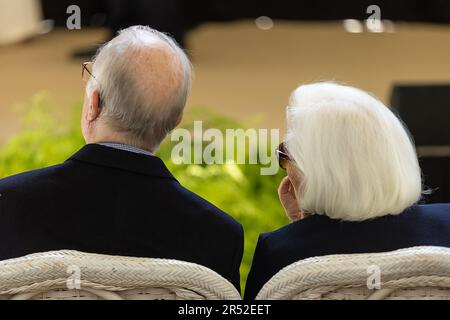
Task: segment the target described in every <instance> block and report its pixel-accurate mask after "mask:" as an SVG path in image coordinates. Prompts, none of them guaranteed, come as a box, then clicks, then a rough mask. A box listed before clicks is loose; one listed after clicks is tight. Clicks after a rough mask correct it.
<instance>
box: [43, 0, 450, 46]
mask: <svg viewBox="0 0 450 320" xmlns="http://www.w3.org/2000/svg"><path fill="white" fill-rule="evenodd" d="M42 4H43V10H44V16H45V18H46V19H53V20H55V22H56V25H65V22H66V19H67V15H66V8H67V7H68V6H69V5H72V4H76V5H78V6H80V7H81V10H82V23H83V25H84V26H99V25H106V26H108V27H110V28H111V29H112V31H113V32H115V31H117V29H121V28H123V27H124V26H127V25H132V24H143V25H150V26H151V27H154V28H156V29H158V30H161V31H165V32H168V33H170V34H172V35H173V36H174V37H176V38H177V39H178V40H182V38H183V37H184V33H185V32H187V31H189V30H190V29H192V28H194V27H195V26H197V25H199V24H201V23H204V22H214V21H221V22H223V21H233V20H238V19H245V18H255V17H259V16H269V17H271V18H273V19H284V20H303V21H317V20H321V21H326V20H341V19H358V20H364V19H367V17H368V16H369V14H367V13H366V10H367V7H368V6H369V5H373V4H376V5H378V6H380V8H381V18H382V19H389V20H394V21H410V22H413V21H414V22H431V23H449V22H450V1H446V0H434V1H423V0H396V1H392V0H391V1H388V0H383V1H376V2H374V1H365V0H348V1H332V0H319V1H306V0H247V1H245V0H227V1H225V0H133V1H132V5H130V1H127V0H96V1H92V0H90V1H88V0H78V1H77V0H61V1H54V0H42Z"/></svg>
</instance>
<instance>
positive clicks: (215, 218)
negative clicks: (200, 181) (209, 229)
mask: <svg viewBox="0 0 450 320" xmlns="http://www.w3.org/2000/svg"><path fill="white" fill-rule="evenodd" d="M173 186H174V189H175V190H174V191H175V195H174V196H175V197H176V198H174V199H173V200H174V201H177V203H178V204H182V205H183V206H184V207H185V209H186V210H187V211H189V212H191V213H193V214H194V215H196V216H198V218H199V219H206V220H209V221H211V223H214V224H215V223H216V222H221V223H222V224H223V225H224V226H228V228H229V229H231V230H234V231H236V232H242V230H243V229H242V225H241V224H240V223H239V222H238V221H237V220H236V219H234V218H233V217H232V216H231V215H230V214H228V213H226V212H224V211H223V210H221V209H219V208H218V207H216V206H215V205H214V204H212V203H211V202H209V201H208V200H206V199H204V198H202V197H201V196H199V195H198V194H196V193H194V192H193V191H191V190H189V189H187V188H185V187H183V186H182V185H181V184H179V183H174V184H173Z"/></svg>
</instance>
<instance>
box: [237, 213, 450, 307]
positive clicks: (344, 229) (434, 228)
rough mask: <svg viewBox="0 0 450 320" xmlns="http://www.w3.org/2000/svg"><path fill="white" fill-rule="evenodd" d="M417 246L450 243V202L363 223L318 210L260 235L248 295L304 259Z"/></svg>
mask: <svg viewBox="0 0 450 320" xmlns="http://www.w3.org/2000/svg"><path fill="white" fill-rule="evenodd" d="M414 246H443V247H450V204H433V205H417V206H413V207H411V208H409V209H407V210H406V211H405V212H404V213H402V214H400V215H395V216H393V215H389V216H384V217H380V218H377V219H372V220H367V221H363V222H343V221H338V220H333V219H330V218H328V217H326V216H321V215H313V216H311V217H309V218H307V219H304V220H300V221H297V222H294V223H292V224H289V225H287V226H285V227H283V228H281V229H278V230H276V231H274V232H270V233H266V234H262V235H261V236H260V238H259V240H258V245H257V247H256V251H255V256H254V258H253V263H252V268H251V271H250V274H249V276H248V279H247V286H246V289H245V298H246V299H253V298H255V297H256V295H257V294H258V292H259V290H260V289H261V288H262V287H263V286H264V284H265V283H266V282H267V281H269V280H270V278H272V276H274V275H275V274H276V273H277V272H278V271H280V270H281V269H283V268H284V267H286V266H288V265H290V264H292V263H294V262H297V261H299V260H302V259H306V258H309V257H315V256H324V255H329V254H351V253H374V252H387V251H392V250H397V249H402V248H409V247H414Z"/></svg>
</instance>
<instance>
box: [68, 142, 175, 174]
mask: <svg viewBox="0 0 450 320" xmlns="http://www.w3.org/2000/svg"><path fill="white" fill-rule="evenodd" d="M70 160H75V161H81V162H85V163H90V164H94V165H99V166H103V167H109V168H115V169H120V170H126V171H130V172H135V173H140V174H144V175H148V176H152V177H158V178H167V179H174V180H176V179H175V178H174V176H173V175H172V174H171V173H170V171H169V169H167V167H166V165H165V164H164V162H163V161H162V160H161V159H160V158H158V157H155V156H148V155H143V154H137V153H133V152H129V151H124V150H118V149H114V148H110V147H107V146H102V145H99V144H87V145H85V146H84V147H83V148H81V149H80V150H79V151H78V152H77V153H75V154H74V155H73V156H71V157H70V158H69V159H68V160H67V161H70Z"/></svg>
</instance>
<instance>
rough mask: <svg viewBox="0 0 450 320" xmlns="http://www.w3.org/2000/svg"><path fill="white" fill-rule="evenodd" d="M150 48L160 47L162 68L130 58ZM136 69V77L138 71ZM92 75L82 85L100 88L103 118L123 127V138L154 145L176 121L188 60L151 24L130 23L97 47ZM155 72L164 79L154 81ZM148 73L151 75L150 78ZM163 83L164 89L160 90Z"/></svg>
mask: <svg viewBox="0 0 450 320" xmlns="http://www.w3.org/2000/svg"><path fill="white" fill-rule="evenodd" d="M155 40H156V41H155ZM161 40H162V41H161ZM155 43H156V45H155ZM158 44H159V47H158ZM161 44H162V47H161ZM149 48H156V49H155V50H156V51H157V50H158V48H159V50H160V51H161V49H163V51H164V50H165V52H166V55H165V60H167V61H164V63H165V66H167V68H166V69H167V72H162V70H160V69H157V70H154V68H152V67H150V69H151V70H150V71H149V70H148V69H145V66H142V65H141V64H140V63H139V62H135V63H134V61H133V60H135V58H136V57H139V54H140V53H142V52H143V51H144V49H147V50H148V49H149ZM167 52H168V54H167ZM144 59H146V60H144V61H145V62H148V63H149V64H150V65H151V64H152V63H155V61H152V60H151V59H150V60H149V59H148V57H147V58H144ZM141 60H142V59H141ZM137 61H139V60H137ZM156 63H157V62H156ZM163 69H164V68H163ZM143 70H145V72H146V73H145V74H142V73H143ZM151 71H155V72H151ZM158 71H159V73H158ZM139 73H140V74H141V75H142V76H141V77H139V76H137V74H139ZM93 75H94V77H95V78H91V79H90V81H89V83H88V86H87V91H88V92H89V93H91V92H92V91H93V90H98V91H99V93H100V99H101V107H102V112H101V117H103V119H104V120H105V121H106V123H107V124H108V125H109V126H110V127H111V128H112V129H113V130H115V131H117V132H121V133H124V134H125V135H126V136H127V139H128V140H129V141H128V143H130V144H132V145H140V144H142V143H145V144H146V145H150V146H151V147H152V149H155V148H157V147H158V146H159V144H160V143H161V141H162V140H163V139H164V138H165V137H166V136H167V134H168V133H169V132H170V131H171V130H173V129H174V128H175V127H176V125H177V121H178V120H179V119H180V117H181V115H182V113H183V110H184V107H185V105H186V100H187V97H188V94H189V91H190V89H191V82H192V66H191V63H190V61H189V58H188V57H187V55H186V54H185V52H184V51H183V49H181V48H180V47H179V46H178V44H177V43H176V42H175V41H174V40H173V39H172V38H171V37H169V36H167V35H165V34H163V33H161V32H159V31H157V30H154V29H152V28H150V27H146V26H133V27H130V28H127V29H124V30H122V31H120V32H119V36H118V37H116V38H115V39H113V40H112V41H110V42H108V43H106V44H105V45H104V46H103V47H102V48H100V49H99V51H98V52H97V55H96V57H95V59H94V66H93ZM160 78H164V79H165V80H164V81H165V83H164V81H162V80H161V81H158V79H160ZM148 79H153V83H149V81H148ZM177 79H178V80H177ZM160 82H163V83H160ZM169 82H172V83H169ZM167 88H169V89H170V90H168V92H161V91H163V90H161V89H164V90H166V89H167Z"/></svg>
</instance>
